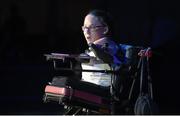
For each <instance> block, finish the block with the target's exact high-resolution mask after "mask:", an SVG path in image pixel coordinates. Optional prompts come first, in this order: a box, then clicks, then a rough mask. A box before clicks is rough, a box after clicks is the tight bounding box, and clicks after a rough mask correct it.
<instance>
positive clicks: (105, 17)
mask: <svg viewBox="0 0 180 116" xmlns="http://www.w3.org/2000/svg"><path fill="white" fill-rule="evenodd" d="M88 14H91V15H94V16H96V17H98V18H99V19H100V20H102V22H103V23H105V25H106V26H108V28H109V31H108V34H112V32H113V17H112V16H111V14H110V13H109V12H106V11H103V10H99V9H94V10H91V11H89V13H88Z"/></svg>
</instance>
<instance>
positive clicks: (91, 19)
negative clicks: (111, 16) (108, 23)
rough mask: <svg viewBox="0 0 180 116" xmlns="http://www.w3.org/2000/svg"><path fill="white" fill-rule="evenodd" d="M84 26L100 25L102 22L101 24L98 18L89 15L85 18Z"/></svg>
mask: <svg viewBox="0 0 180 116" xmlns="http://www.w3.org/2000/svg"><path fill="white" fill-rule="evenodd" d="M84 24H86V25H98V24H101V22H100V20H99V18H98V17H96V16H94V15H91V14H88V15H87V16H86V17H85V20H84Z"/></svg>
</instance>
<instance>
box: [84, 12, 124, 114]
mask: <svg viewBox="0 0 180 116" xmlns="http://www.w3.org/2000/svg"><path fill="white" fill-rule="evenodd" d="M112 26H113V22H112V17H111V16H110V14H108V13H107V12H104V11H102V10H92V11H90V12H89V13H88V14H87V15H86V16H85V19H84V25H83V26H82V31H83V33H84V36H85V39H86V42H87V44H88V46H89V49H88V50H87V51H86V52H85V54H86V55H89V56H91V57H95V59H91V61H90V62H89V63H81V67H82V69H86V70H112V71H114V72H118V71H120V69H121V68H122V67H123V65H124V64H123V63H124V61H125V59H121V58H120V57H118V55H119V46H118V44H117V43H116V42H114V41H113V39H112V28H113V27H112ZM83 55H84V54H83ZM119 75H121V74H120V73H117V74H113V73H107V72H105V73H104V72H103V73H102V72H82V79H81V80H82V81H85V82H90V83H94V84H96V85H99V86H102V87H105V88H109V91H110V93H111V97H112V100H113V102H114V103H117V102H119V101H120V94H121V89H122V88H123V87H122V84H121V77H122V76H119ZM113 107H114V106H113ZM113 110H114V108H113ZM115 112H116V111H114V113H115Z"/></svg>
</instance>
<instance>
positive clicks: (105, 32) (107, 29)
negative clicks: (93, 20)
mask: <svg viewBox="0 0 180 116" xmlns="http://www.w3.org/2000/svg"><path fill="white" fill-rule="evenodd" d="M108 31H109V28H108V27H107V26H106V27H104V32H103V34H107V33H108Z"/></svg>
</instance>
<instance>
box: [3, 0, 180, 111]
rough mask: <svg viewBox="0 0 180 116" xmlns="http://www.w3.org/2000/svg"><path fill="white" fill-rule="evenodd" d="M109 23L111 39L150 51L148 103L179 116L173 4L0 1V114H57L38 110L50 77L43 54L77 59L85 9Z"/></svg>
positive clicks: (152, 0)
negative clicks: (108, 16) (107, 17)
mask: <svg viewBox="0 0 180 116" xmlns="http://www.w3.org/2000/svg"><path fill="white" fill-rule="evenodd" d="M94 8H98V9H103V10H106V11H108V12H110V13H111V14H112V15H113V17H114V26H115V28H114V30H115V33H114V35H115V36H114V39H115V41H117V42H119V43H126V44H131V45H137V46H145V47H147V46H150V47H152V49H153V52H154V54H153V57H152V58H151V75H152V79H153V89H154V99H155V101H156V102H157V104H158V105H159V107H160V113H161V114H180V110H179V108H180V100H179V98H180V95H179V88H180V86H179V85H180V84H179V82H180V79H179V78H180V76H179V55H178V54H179V51H178V50H179V31H180V30H179V22H180V20H179V17H180V13H179V6H178V4H177V2H175V0H135V1H134V0H123V1H119V0H1V1H0V82H1V84H0V114H58V113H59V112H60V111H61V109H62V107H61V106H59V105H55V104H44V103H43V101H42V98H43V93H44V87H45V85H46V84H47V82H48V81H50V80H51V79H52V77H53V76H54V74H53V68H52V64H51V62H48V61H46V58H45V56H43V54H45V53H51V52H59V53H72V54H78V53H81V52H83V51H84V50H85V49H86V47H87V45H86V42H85V40H84V37H83V33H82V31H81V26H82V24H83V18H84V16H85V15H86V13H87V12H88V11H89V10H90V9H94Z"/></svg>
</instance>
